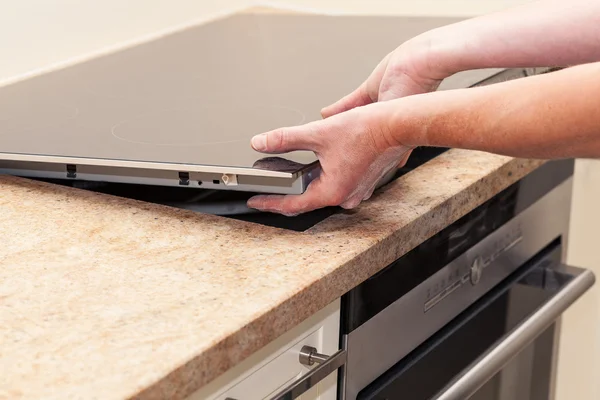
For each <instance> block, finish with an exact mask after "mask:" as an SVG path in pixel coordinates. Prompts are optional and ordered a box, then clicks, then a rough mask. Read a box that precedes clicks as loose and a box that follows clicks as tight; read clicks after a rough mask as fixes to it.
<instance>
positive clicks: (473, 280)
mask: <svg viewBox="0 0 600 400" xmlns="http://www.w3.org/2000/svg"><path fill="white" fill-rule="evenodd" d="M511 225H512V226H506V225H505V226H503V227H501V228H500V229H498V230H497V231H495V232H494V233H492V234H491V235H490V237H488V238H486V240H485V243H480V244H478V245H475V246H473V248H471V249H470V250H469V251H467V252H466V253H465V254H463V255H462V256H460V257H459V258H458V259H457V260H456V261H455V262H453V263H451V264H450V265H448V266H447V267H446V268H445V269H443V270H441V271H439V272H438V273H437V274H436V275H435V276H434V277H435V279H431V282H428V287H427V297H426V300H425V305H424V311H425V312H427V311H429V310H430V309H431V308H433V307H435V306H436V305H437V304H439V302H441V301H442V300H444V299H445V298H446V297H448V296H449V295H450V294H452V293H453V292H455V291H456V290H457V289H458V288H460V287H462V286H463V285H465V284H470V285H472V286H474V285H477V284H478V283H479V281H480V280H481V276H482V275H483V272H484V270H485V269H486V268H488V267H489V266H490V265H492V264H493V263H494V262H495V261H496V260H498V259H499V258H500V257H501V256H502V255H504V254H505V253H507V252H508V251H509V250H511V249H513V248H514V247H515V246H517V245H518V244H519V243H521V241H522V240H523V229H522V226H521V223H520V221H514V222H513V224H511ZM492 236H493V237H494V238H493V239H492V240H490V239H491V237H492ZM432 278H433V277H432Z"/></svg>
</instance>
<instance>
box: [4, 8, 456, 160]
mask: <svg viewBox="0 0 600 400" xmlns="http://www.w3.org/2000/svg"><path fill="white" fill-rule="evenodd" d="M454 21H455V20H451V19H440V18H395V17H329V16H314V15H313V16H306V15H303V16H298V15H295V16H294V15H279V14H277V15H260V14H259V15H251V14H248V15H235V16H231V17H228V18H224V19H221V20H217V21H213V22H211V23H208V24H205V25H199V26H196V27H193V28H189V29H186V30H183V31H180V32H178V33H174V34H171V35H168V36H165V37H162V38H160V39H157V40H154V41H151V42H147V43H144V44H140V45H137V46H134V47H131V48H128V49H125V50H121V51H118V52H115V53H112V54H109V55H106V56H102V57H99V58H96V59H92V60H89V61H87V62H84V63H81V64H78V65H74V66H71V67H68V68H65V69H63V70H58V71H54V72H51V73H47V74H44V75H41V76H38V77H35V78H32V79H28V80H25V81H22V82H17V83H15V84H12V85H9V86H6V87H3V88H0V143H1V149H2V152H5V153H17V154H34V155H46V156H67V157H82V158H93V159H111V160H128V161H147V162H158V163H175V164H195V165H211V166H226V167H241V168H255V169H261V168H267V169H270V168H275V169H277V168H278V167H277V166H276V165H281V163H275V164H273V163H270V162H267V163H262V164H261V160H263V159H264V158H265V157H266V156H265V155H263V154H259V153H257V152H255V151H254V150H252V148H251V147H250V138H251V137H252V136H253V135H255V134H257V133H261V132H264V131H268V130H271V129H275V128H279V127H282V126H293V125H298V124H302V123H305V122H309V121H313V120H316V119H320V118H321V117H320V110H321V108H322V107H324V106H326V105H328V104H330V103H332V102H333V101H335V100H337V99H339V98H340V97H341V96H343V95H345V94H347V93H349V92H350V91H352V90H353V89H354V88H356V87H357V86H358V85H359V84H360V83H361V82H362V81H363V80H364V79H365V78H366V77H367V76H368V75H369V73H370V72H371V71H372V70H373V68H374V67H375V66H376V65H377V63H378V62H379V61H380V60H381V58H382V57H384V56H385V55H386V54H387V53H388V52H389V51H391V50H393V49H394V48H395V47H396V46H398V44H400V43H402V42H403V41H405V40H407V39H409V38H411V37H413V36H415V35H418V34H419V33H421V32H424V31H426V30H429V29H431V28H433V27H436V26H440V25H444V24H447V23H451V22H454ZM280 157H284V158H285V159H287V160H289V161H292V163H288V164H286V163H285V162H284V163H283V165H284V166H285V168H286V172H294V171H290V165H291V166H292V167H291V168H292V169H296V170H299V169H301V168H303V165H305V164H310V163H313V162H315V161H316V158H315V156H314V154H312V153H311V152H294V153H290V154H285V155H281V156H280ZM265 165H266V166H265ZM274 165H275V166H274Z"/></svg>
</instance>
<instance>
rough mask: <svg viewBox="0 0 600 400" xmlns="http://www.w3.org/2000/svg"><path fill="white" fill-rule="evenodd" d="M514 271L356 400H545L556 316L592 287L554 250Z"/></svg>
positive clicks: (586, 275)
mask: <svg viewBox="0 0 600 400" xmlns="http://www.w3.org/2000/svg"><path fill="white" fill-rule="evenodd" d="M536 258H537V259H535V260H532V261H531V262H530V263H529V264H528V265H525V266H523V267H521V268H520V269H519V270H517V271H515V272H514V273H513V274H512V275H511V276H510V277H509V278H507V279H506V280H505V281H504V282H503V283H501V284H500V285H498V286H497V287H496V288H494V289H493V290H492V291H491V292H489V293H488V294H486V295H485V296H484V297H482V298H481V299H480V300H479V301H477V302H476V303H474V304H473V305H472V306H471V307H469V308H468V309H467V310H465V311H464V312H463V313H462V314H460V315H459V316H458V317H457V318H455V319H454V320H453V321H452V322H451V323H450V324H448V325H447V326H445V327H444V328H443V329H442V330H440V331H439V332H437V333H436V334H435V335H434V336H433V337H431V338H430V339H429V340H427V341H426V342H424V343H423V344H422V345H421V346H419V347H418V348H416V349H415V350H414V351H413V352H411V353H410V354H409V355H408V356H407V357H405V358H404V359H403V360H401V361H400V362H399V363H398V364H396V365H395V366H394V367H392V368H391V369H390V370H388V371H387V372H386V373H385V374H384V375H382V376H381V377H379V378H378V379H377V380H375V381H374V382H372V383H371V384H370V385H369V386H368V387H366V388H365V389H364V390H362V391H361V392H360V393H359V395H358V399H362V400H367V399H369V400H375V399H377V400H384V399H385V400H388V399H389V400H392V399H407V400H425V399H435V400H464V399H472V400H542V399H543V400H548V399H551V398H552V397H553V394H552V390H553V380H554V371H555V361H556V360H555V358H556V357H555V354H556V351H555V348H556V347H555V346H556V344H557V340H558V320H559V317H560V315H561V314H562V313H563V312H564V311H565V310H566V309H567V308H568V307H569V306H570V305H571V304H572V303H573V302H574V301H575V300H576V299H577V298H579V297H580V296H581V295H582V294H583V293H584V292H585V291H586V290H587V289H588V288H589V287H591V286H592V285H593V283H594V275H593V274H592V273H591V272H590V271H587V270H582V269H578V268H573V267H568V266H565V265H562V264H560V244H555V245H551V246H550V247H549V248H547V249H546V250H545V251H544V252H543V253H542V254H540V255H539V257H536Z"/></svg>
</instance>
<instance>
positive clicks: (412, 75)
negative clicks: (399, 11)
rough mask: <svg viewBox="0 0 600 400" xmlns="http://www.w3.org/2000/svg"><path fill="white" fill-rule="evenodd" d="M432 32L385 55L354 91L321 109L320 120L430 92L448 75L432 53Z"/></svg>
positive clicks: (449, 73)
mask: <svg viewBox="0 0 600 400" xmlns="http://www.w3.org/2000/svg"><path fill="white" fill-rule="evenodd" d="M433 33H434V31H432V32H428V33H426V34H423V35H420V36H417V37H416V38H414V39H412V40H410V41H408V42H405V43H404V44H402V45H401V46H400V47H398V48H397V49H396V50H394V51H393V52H391V53H390V54H388V55H387V56H386V57H385V58H384V59H383V60H382V61H381V62H380V63H379V65H377V67H376V68H375V70H374V71H373V72H372V73H371V75H370V76H369V77H368V78H367V80H366V81H364V82H363V83H362V84H361V85H360V86H359V87H358V88H357V89H356V90H355V91H353V92H352V93H350V94H349V95H347V96H345V97H343V98H342V99H340V100H338V101H337V102H335V103H333V104H332V105H330V106H328V107H325V108H323V109H322V110H321V115H322V116H323V118H328V117H331V116H332V115H336V114H339V113H341V112H344V111H348V110H351V109H353V108H355V107H360V106H364V105H367V104H371V103H375V102H379V101H387V100H393V99H397V98H400V97H405V96H410V95H413V94H421V93H427V92H431V91H434V90H436V89H437V87H438V86H439V85H440V83H441V82H442V80H443V79H445V78H447V77H448V76H450V75H452V73H453V72H451V70H449V69H447V68H444V67H443V63H442V62H440V59H441V57H438V56H436V55H435V54H434V52H433V51H432V48H433V47H434V46H433V45H432V42H435V39H433V38H432V37H433V36H434V35H433Z"/></svg>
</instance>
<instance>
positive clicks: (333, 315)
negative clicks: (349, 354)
mask: <svg viewBox="0 0 600 400" xmlns="http://www.w3.org/2000/svg"><path fill="white" fill-rule="evenodd" d="M339 332H340V301H339V299H338V300H336V301H334V302H333V303H331V304H329V305H328V306H327V307H325V308H323V309H322V310H320V311H319V312H317V313H315V314H314V315H313V316H311V317H310V318H308V319H307V320H305V321H304V322H302V323H301V324H300V325H298V326H296V327H295V328H294V329H292V330H290V331H288V332H287V333H285V334H284V335H282V336H280V337H279V338H277V339H276V340H274V341H273V342H271V343H269V344H268V345H267V346H265V347H264V348H262V349H261V350H259V351H258V352H256V353H255V354H253V355H252V356H250V357H248V358H247V359H245V360H244V361H243V362H241V363H240V364H238V365H236V366H235V367H234V368H232V369H230V370H229V371H227V372H226V373H225V374H223V375H221V376H220V377H218V378H217V379H215V380H214V381H212V382H211V383H209V384H208V385H206V386H205V387H203V388H201V389H199V390H198V391H197V392H195V393H194V394H192V395H191V396H190V397H189V398H188V400H225V399H230V400H263V399H269V398H271V396H273V395H275V394H276V393H278V392H279V391H280V390H282V389H283V388H284V387H286V386H287V385H289V384H291V383H292V382H294V381H295V380H297V379H298V378H300V377H302V376H303V375H305V374H306V373H307V372H309V371H310V369H311V368H314V367H316V366H317V364H315V365H313V366H312V367H308V366H305V365H303V364H301V363H300V358H299V356H300V350H301V349H302V347H303V346H312V347H314V348H316V349H317V351H318V352H319V353H323V354H327V355H331V354H333V353H335V352H336V351H337V350H338V349H339V337H340V333H339ZM336 394H337V373H336V372H333V373H331V374H330V375H329V376H327V378H325V379H323V380H322V381H321V382H319V383H318V384H317V385H316V386H314V387H313V388H312V389H310V390H309V391H307V392H306V393H304V394H303V395H302V396H301V397H299V399H302V400H335V398H336Z"/></svg>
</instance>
